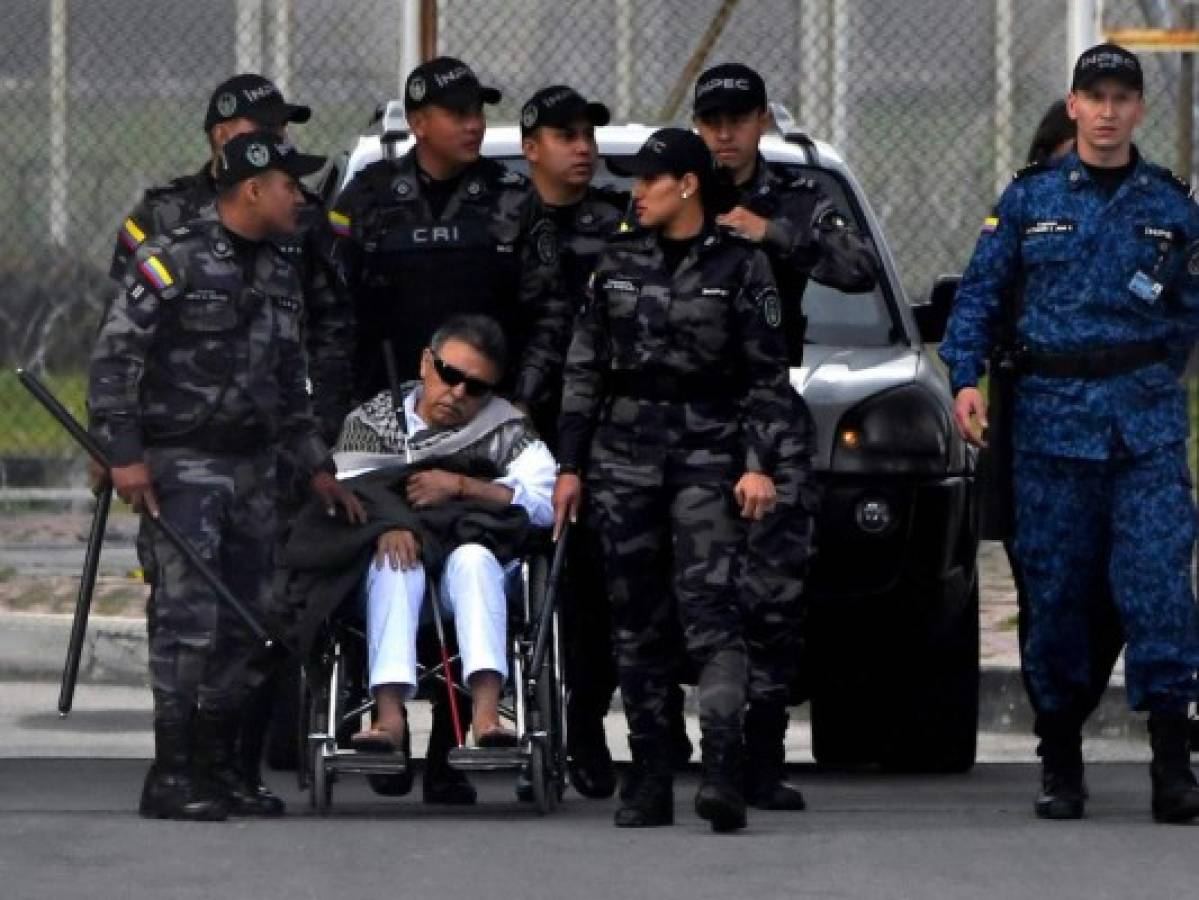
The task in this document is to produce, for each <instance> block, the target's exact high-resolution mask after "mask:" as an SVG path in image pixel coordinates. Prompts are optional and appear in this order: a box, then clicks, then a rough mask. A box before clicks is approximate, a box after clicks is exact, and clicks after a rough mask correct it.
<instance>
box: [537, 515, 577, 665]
mask: <svg viewBox="0 0 1199 900" xmlns="http://www.w3.org/2000/svg"><path fill="white" fill-rule="evenodd" d="M569 537H570V523H569V522H567V523H566V524H565V525H564V526H563V528H562V533H561V534H560V535H558V541H557V543H556V544H554V559H553V561H552V562H551V563H550V574H549V578H548V579H547V581H548V583H547V584H546V590H545V605H544V606H542V608H541V619H540V621H538V623H537V637H536V639H535V640H534V641H533V660H532V662H531V663H530V664H529V671H530V672H533V673H534V674H536V673H537V672H539V671H540V670H541V664H542V663H544V662H545V654H546V650H547V649H548V647H549V642H550V640H549V639H550V622H551V621H552V620H553V618H554V607H556V606H557V605H558V582H559V581H561V580H562V564H563V563H564V562H565V561H566V543H567V539H568V538H569Z"/></svg>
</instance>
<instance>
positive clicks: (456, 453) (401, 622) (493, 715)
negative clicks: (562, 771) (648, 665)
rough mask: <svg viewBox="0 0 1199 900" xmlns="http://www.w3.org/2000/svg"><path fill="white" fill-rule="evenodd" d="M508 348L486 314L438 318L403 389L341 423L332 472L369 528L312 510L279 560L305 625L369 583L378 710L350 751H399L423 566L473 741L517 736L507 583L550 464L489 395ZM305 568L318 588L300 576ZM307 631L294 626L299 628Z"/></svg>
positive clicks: (525, 427) (508, 741)
mask: <svg viewBox="0 0 1199 900" xmlns="http://www.w3.org/2000/svg"><path fill="white" fill-rule="evenodd" d="M506 356H507V349H506V342H505V339H504V335H503V331H502V330H501V329H500V327H499V325H498V324H497V323H496V322H495V321H494V320H492V319H490V318H488V317H486V316H480V315H465V316H456V317H454V318H451V319H450V320H448V321H447V322H446V323H445V324H444V325H442V327H441V328H439V329H438V330H437V331H436V332H435V334H434V335H433V337H432V340H431V342H430V346H429V347H428V348H426V349H425V350H424V351H422V355H421V360H420V376H421V377H420V381H415V382H409V383H407V384H404V385H402V386H400V388H399V390H398V392H397V393H398V396H395V395H393V393H392V391H384V392H382V393H380V394H378V395H377V396H375V397H374V398H372V399H371V400H369V401H367V402H366V403H364V404H362V405H361V406H359V407H357V408H356V409H354V410H353V411H352V412H351V413H350V415H349V416H347V418H346V422H345V424H344V426H343V428H342V432H341V436H340V438H339V439H338V443H337V446H336V447H335V459H336V461H337V465H338V472H339V477H342V478H345V479H348V482H347V484H348V486H349V487H351V488H352V489H353V490H354V492H355V493H356V494H357V495H358V496H359V498H360V499H361V500H362V501H363V505H364V506H365V507H366V509H367V513H368V521H367V523H366V524H365V525H362V526H350V525H348V524H347V523H345V522H342V521H340V520H338V519H336V518H333V517H329V516H327V515H325V513H326V512H327V511H325V510H320V509H309V510H307V511H306V514H305V516H304V517H303V519H304V521H302V522H301V527H298V528H297V532H296V534H295V535H294V536H293V539H292V541H291V542H289V544H288V547H287V550H286V554H285V564H287V565H288V566H289V567H290V568H291V569H292V570H293V572H296V571H298V572H299V573H300V574H301V578H300V580H299V581H298V582H297V581H296V580H294V579H293V581H292V585H293V588H296V587H297V586H298V590H299V593H300V594H301V595H304V594H307V595H308V598H307V599H306V600H302V601H301V602H302V603H303V606H304V607H305V611H304V613H303V617H304V619H305V620H307V622H308V623H314V622H315V621H317V620H319V619H323V618H324V617H325V616H327V615H329V614H330V613H331V612H333V609H334V608H335V606H331V605H330V604H336V603H340V601H341V599H342V598H343V597H344V596H346V594H347V590H346V588H347V587H351V588H352V586H356V585H358V584H364V586H365V595H366V613H367V615H366V626H367V650H368V657H369V685H370V689H371V691H372V692H373V694H374V696H375V700H376V718H375V721H374V723H373V724H372V726H371V728H369V729H368V730H364V731H361V732H359V733H357V734H355V735H354V736H353V738H352V739H351V745H352V746H353V747H354V748H355V749H358V750H365V751H371V752H376V753H378V752H398V751H401V750H403V749H404V748H406V746H407V743H408V741H407V734H406V731H407V723H406V717H405V708H404V704H405V701H407V700H408V699H410V698H412V697H413V696H414V695H415V693H416V686H417V658H416V639H417V630H418V626H419V624H420V621H421V619H420V616H421V607H422V603H423V601H424V598H425V596H426V593H427V591H426V588H427V584H426V578H427V577H428V573H429V572H434V573H435V575H436V577H437V579H438V583H437V584H438V587H439V590H438V591H436V592H434V596H437V597H438V599H439V601H440V604H441V608H442V610H443V611H444V612H445V613H447V614H449V615H450V616H452V618H453V621H454V626H455V630H456V634H457V642H458V648H459V653H460V656H461V660H462V669H463V673H464V676H465V679H466V682H467V684H468V686H469V688H470V691H471V698H472V703H473V709H472V714H471V729H472V731H473V734H474V739H475V743H476V745H478V746H481V747H497V746H512V745H514V744H515V743H516V739H517V736H516V734H515V733H514V732H512V731H511V730H509V729H507V728H505V727H503V726H502V725H501V723H500V717H499V701H500V695H501V691H502V688H503V684H504V681H505V679H506V678H507V675H508V664H507V658H506V653H505V647H506V640H507V599H506V595H505V578H506V577H507V568H508V567H509V566H510V565H511V564H513V561H514V560H515V559H516V557H517V554H518V553H519V552H520V549H521V547H522V546H523V545H524V544H525V543H526V540H527V535H528V530H529V527H530V526H533V527H547V526H549V525H550V524H551V523H552V521H553V511H552V507H551V503H550V498H551V494H552V491H553V485H554V478H555V471H556V463H555V461H554V458H553V456H552V455H551V454H550V452H549V449H548V448H547V447H546V445H545V444H544V442H542V441H541V439H540V438H539V437H538V435H537V433H536V432H535V430H534V429H533V426H532V424H531V423H530V421H529V419H528V417H527V416H526V415H525V414H524V413H523V412H522V411H521V410H519V409H517V408H516V407H515V406H513V405H512V404H511V403H509V402H508V401H507V400H505V399H503V398H502V397H499V396H497V395H496V394H495V390H494V389H495V387H496V385H497V384H498V383H499V381H500V379H501V378H502V376H503V371H504V365H505V361H506ZM397 406H398V407H400V409H398V410H397ZM401 417H402V418H401ZM347 562H348V563H349V564H348V565H347ZM347 568H348V569H349V570H350V571H349V572H343V573H342V574H340V575H339V574H337V570H338V569H342V570H345V569H347ZM363 568H365V570H366V571H365V581H364V582H363V574H364V573H363ZM304 573H308V575H309V576H311V577H312V578H315V579H316V580H317V581H319V582H321V584H320V586H319V587H314V585H313V583H312V582H311V581H310V582H309V583H308V584H307V585H306V584H305V579H304V577H303V576H304ZM347 576H348V580H347ZM339 578H340V579H341V580H340V581H339V580H338V579H339ZM330 598H336V599H330ZM312 627H313V626H312V624H309V625H308V626H304V625H301V626H299V630H300V632H301V635H303V634H304V632H305V631H309V633H311V630H312ZM300 643H301V644H302V645H303V644H304V643H305V641H304V639H303V637H301V641H300ZM431 744H432V742H431ZM444 752H448V748H445V750H444V751H440V750H439V752H438V755H441V754H442V753H444ZM433 756H434V749H433V748H432V746H431V747H430V751H429V761H428V763H427V766H426V773H428V771H429V766H430V765H432V764H434V762H437V763H438V764H439V765H438V767H439V768H440V762H441V761H440V760H438V761H434V760H433V759H432V757H433Z"/></svg>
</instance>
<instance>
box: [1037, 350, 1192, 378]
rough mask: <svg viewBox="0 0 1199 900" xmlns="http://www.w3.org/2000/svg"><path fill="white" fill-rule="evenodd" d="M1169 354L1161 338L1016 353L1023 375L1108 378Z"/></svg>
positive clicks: (1163, 359) (1141, 367)
mask: <svg viewBox="0 0 1199 900" xmlns="http://www.w3.org/2000/svg"><path fill="white" fill-rule="evenodd" d="M1169 357H1170V352H1169V349H1168V348H1167V347H1166V345H1165V344H1163V343H1162V342H1161V341H1147V342H1145V343H1141V344H1121V345H1119V346H1118V347H1100V348H1096V349H1094V350H1088V351H1086V352H1075V353H1044V352H1041V351H1038V350H1021V351H1019V353H1018V354H1017V357H1016V371H1017V372H1018V373H1019V374H1021V375H1041V376H1044V377H1046V378H1107V377H1110V376H1112V375H1125V374H1127V373H1128V372H1135V371H1136V370H1137V369H1143V368H1144V367H1145V366H1148V365H1152V364H1153V363H1159V362H1165V361H1166V360H1167V359H1169Z"/></svg>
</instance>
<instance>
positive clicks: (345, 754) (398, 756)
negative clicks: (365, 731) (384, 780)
mask: <svg viewBox="0 0 1199 900" xmlns="http://www.w3.org/2000/svg"><path fill="white" fill-rule="evenodd" d="M325 767H326V768H328V769H330V770H331V771H334V772H347V773H350V774H353V775H402V774H404V773H405V772H407V771H408V757H406V756H405V755H404V754H403V753H366V752H364V751H362V750H338V751H337V753H336V755H334V756H330V757H326V758H325Z"/></svg>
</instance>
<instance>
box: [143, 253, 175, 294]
mask: <svg viewBox="0 0 1199 900" xmlns="http://www.w3.org/2000/svg"><path fill="white" fill-rule="evenodd" d="M137 269H138V271H139V272H141V273H142V276H143V277H144V278H145V279H146V281H148V282H149V283H150V285H151V286H152V287H153V288H154V289H155V290H159V291H164V290H166V289H167V288H169V287H172V286H174V284H175V276H174V275H172V274H171V270H170V269H169V268H168V267H167V264H166V263H165V262H164V261H163V258H162V256H161V255H160V254H153V255H150V256H147V257H146V258H145V259H143V260H142V261H141V262H140V263H138V264H137Z"/></svg>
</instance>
